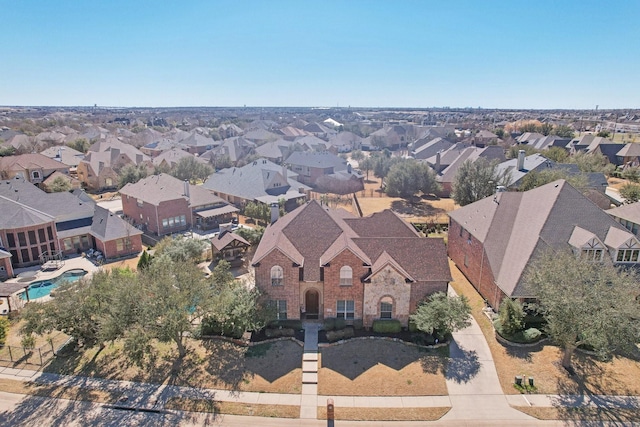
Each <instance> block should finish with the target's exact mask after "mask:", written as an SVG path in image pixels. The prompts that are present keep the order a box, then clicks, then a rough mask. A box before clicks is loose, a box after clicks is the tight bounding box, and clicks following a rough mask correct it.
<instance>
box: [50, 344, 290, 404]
mask: <svg viewBox="0 0 640 427" xmlns="http://www.w3.org/2000/svg"><path fill="white" fill-rule="evenodd" d="M187 345H188V348H189V350H188V354H187V356H186V357H185V358H184V360H183V361H181V362H180V361H177V360H176V353H177V351H176V350H175V349H174V348H173V346H171V345H168V344H163V343H155V344H154V347H155V351H154V354H155V358H154V359H153V360H150V361H148V362H147V364H146V365H145V366H144V367H142V368H140V367H138V366H135V365H132V364H130V363H128V362H127V361H126V359H125V357H124V356H123V354H122V342H120V341H116V342H115V343H114V344H113V345H108V346H107V347H106V348H104V349H103V350H102V351H98V348H97V347H94V348H89V349H86V350H85V351H81V352H74V353H72V354H70V355H69V356H67V357H58V358H56V359H54V360H53V361H52V362H51V364H49V365H48V366H46V367H45V369H44V370H45V371H46V372H53V373H57V374H63V375H82V376H88V377H99V378H108V379H113V380H126V381H138V382H149V383H157V384H162V383H165V382H166V383H168V384H171V385H178V386H186V387H198V388H217V389H226V390H239V391H258V392H269V393H300V388H301V384H302V369H301V361H302V347H301V346H300V345H298V344H296V343H294V342H291V341H278V342H275V343H267V344H261V345H258V346H254V347H242V346H238V345H236V344H233V343H229V342H226V341H218V340H203V341H199V340H189V341H188V343H187Z"/></svg>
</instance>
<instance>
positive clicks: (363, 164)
mask: <svg viewBox="0 0 640 427" xmlns="http://www.w3.org/2000/svg"><path fill="white" fill-rule="evenodd" d="M358 168H359V169H360V170H361V171H364V173H365V174H366V177H367V181H369V172H370V171H372V170H373V159H371V157H365V158H364V159H362V160H360V161H358Z"/></svg>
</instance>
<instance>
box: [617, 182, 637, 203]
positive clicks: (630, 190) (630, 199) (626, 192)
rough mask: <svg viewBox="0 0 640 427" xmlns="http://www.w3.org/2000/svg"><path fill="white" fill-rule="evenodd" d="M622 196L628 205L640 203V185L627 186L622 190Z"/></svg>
mask: <svg viewBox="0 0 640 427" xmlns="http://www.w3.org/2000/svg"><path fill="white" fill-rule="evenodd" d="M620 195H621V196H622V197H623V198H624V199H625V200H626V201H627V203H635V202H637V201H640V185H638V184H630V183H629V184H625V185H623V186H622V188H620Z"/></svg>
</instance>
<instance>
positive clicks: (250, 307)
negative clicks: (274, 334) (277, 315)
mask: <svg viewBox="0 0 640 427" xmlns="http://www.w3.org/2000/svg"><path fill="white" fill-rule="evenodd" d="M229 268H230V265H229V263H228V262H226V261H220V262H219V263H218V265H216V267H215V268H214V269H213V272H212V275H211V278H212V279H213V292H214V298H213V300H214V306H213V309H212V310H211V315H210V316H209V319H210V320H213V321H215V322H216V323H218V324H219V325H221V326H222V330H223V331H231V333H232V335H236V336H239V335H241V334H242V333H244V332H245V331H251V330H258V329H262V328H264V327H265V326H266V325H267V323H268V322H269V321H270V320H273V313H272V310H269V309H268V308H267V307H266V305H265V301H264V299H263V298H262V295H261V294H260V291H259V290H258V289H257V288H256V287H255V286H249V285H248V284H247V283H244V282H241V281H237V280H235V279H234V277H233V275H232V274H231V273H230V271H229Z"/></svg>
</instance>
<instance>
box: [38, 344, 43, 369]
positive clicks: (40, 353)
mask: <svg viewBox="0 0 640 427" xmlns="http://www.w3.org/2000/svg"><path fill="white" fill-rule="evenodd" d="M38 354H39V355H40V366H42V365H43V363H42V350H40V347H38Z"/></svg>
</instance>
